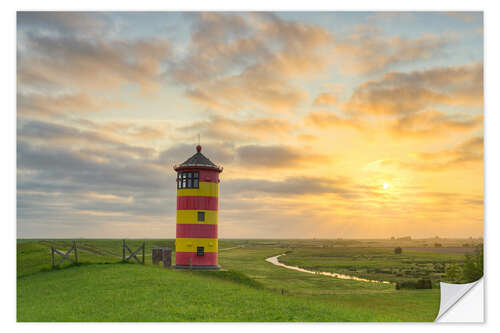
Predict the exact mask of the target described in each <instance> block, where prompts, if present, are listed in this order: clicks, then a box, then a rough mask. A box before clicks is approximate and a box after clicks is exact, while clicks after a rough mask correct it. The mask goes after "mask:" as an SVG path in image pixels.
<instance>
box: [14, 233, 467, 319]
mask: <svg viewBox="0 0 500 333" xmlns="http://www.w3.org/2000/svg"><path fill="white" fill-rule="evenodd" d="M77 242H78V248H79V252H78V253H79V261H80V262H81V264H80V265H78V266H74V265H70V264H63V265H62V267H61V268H60V269H51V259H50V246H51V245H54V246H55V247H56V248H57V249H60V250H67V249H69V248H70V247H71V244H72V241H71V240H19V241H18V245H17V276H18V280H17V299H18V302H17V315H18V321H433V320H434V318H435V317H436V315H437V312H438V310H439V295H440V293H439V289H435V288H434V289H427V290H396V289H395V287H394V284H380V283H370V282H360V281H354V280H342V279H337V278H332V277H328V276H322V275H316V274H307V273H302V272H297V271H293V270H289V269H286V268H283V267H278V266H275V265H272V264H271V263H268V262H266V261H265V259H266V258H268V257H271V256H275V255H278V254H282V253H285V252H288V253H287V255H285V256H283V257H280V261H281V262H283V263H286V264H290V265H295V266H301V267H305V268H310V269H313V270H321V271H330V272H338V273H342V272H345V273H348V274H349V275H356V276H360V277H369V278H373V279H380V278H382V277H384V279H389V280H390V281H396V280H397V279H398V278H402V277H400V276H397V274H399V272H404V271H405V270H406V271H408V272H412V273H416V272H417V271H418V269H420V270H426V269H428V270H429V271H428V272H427V273H429V274H431V275H432V274H435V275H433V278H438V277H439V273H437V272H431V271H432V270H431V269H430V268H431V267H432V268H433V269H434V267H435V266H436V265H435V264H436V263H437V264H442V263H446V262H460V260H462V259H463V257H464V256H463V254H459V253H453V252H454V251H448V252H446V251H444V252H443V251H442V250H440V251H441V252H439V251H432V249H430V248H429V251H424V250H421V249H422V248H423V246H422V244H421V243H415V244H414V246H415V250H411V248H409V247H404V248H403V254H402V255H399V256H397V255H395V254H394V252H391V251H392V248H389V247H388V246H392V244H387V243H381V242H378V243H377V242H376V241H375V242H374V241H365V242H361V243H357V242H355V243H349V244H345V243H346V241H342V242H341V244H342V246H339V244H332V242H331V241H321V240H286V241H285V240H276V241H273V240H220V243H219V249H220V250H219V263H220V265H221V266H222V267H223V268H224V270H221V271H177V270H174V269H163V268H160V267H156V266H153V265H152V264H151V249H152V248H154V247H172V246H173V240H146V257H145V259H146V265H144V266H143V265H139V264H136V263H120V261H121V251H122V250H121V240H78V241H77ZM459 243H460V242H458V243H457V245H458V244H459ZM127 244H128V245H129V247H130V248H131V249H132V250H134V249H136V248H138V247H139V246H140V245H141V244H142V240H127ZM450 244H451V245H455V243H450ZM450 244H449V245H450ZM457 245H455V248H458V246H459V245H458V246H457ZM384 246H385V247H384ZM406 246H407V245H406ZM444 248H446V247H444ZM449 248H450V249H451V248H452V247H449ZM419 249H420V250H419ZM450 252H451V253H450ZM455 252H456V251H455ZM422 265H423V266H422ZM438 266H439V265H438ZM374 269H378V270H379V272H376V271H374ZM380 270H382V271H384V272H385V273H384V272H380ZM389 271H390V273H389ZM436 274H437V275H436ZM406 277H407V276H405V278H406Z"/></svg>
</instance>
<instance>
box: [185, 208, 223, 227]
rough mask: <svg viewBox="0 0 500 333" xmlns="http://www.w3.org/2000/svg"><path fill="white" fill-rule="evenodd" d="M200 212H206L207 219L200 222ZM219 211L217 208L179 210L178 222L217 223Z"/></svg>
mask: <svg viewBox="0 0 500 333" xmlns="http://www.w3.org/2000/svg"><path fill="white" fill-rule="evenodd" d="M198 212H205V221H203V222H198ZM217 215H218V211H216V210H192V209H180V210H177V223H178V224H217Z"/></svg>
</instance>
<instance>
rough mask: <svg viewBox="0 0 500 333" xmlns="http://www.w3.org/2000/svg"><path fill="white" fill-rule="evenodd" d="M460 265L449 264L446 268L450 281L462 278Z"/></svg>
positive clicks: (448, 280) (447, 279)
mask: <svg viewBox="0 0 500 333" xmlns="http://www.w3.org/2000/svg"><path fill="white" fill-rule="evenodd" d="M460 273H461V272H460V267H458V265H456V264H448V265H446V269H445V280H446V282H449V283H454V282H458V280H459V278H460Z"/></svg>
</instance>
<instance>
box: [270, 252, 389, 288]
mask: <svg viewBox="0 0 500 333" xmlns="http://www.w3.org/2000/svg"><path fill="white" fill-rule="evenodd" d="M284 255H285V253H283V254H280V255H277V256H274V257H270V258H267V259H266V261H267V262H270V263H271V264H273V265H276V266H281V267H285V268H288V269H293V270H295V271H299V272H303V273H309V274H319V275H326V276H331V277H335V278H338V279H344V280H356V281H362V282H372V283H385V284H391V283H392V282H389V281H377V280H368V279H363V278H359V277H357V276H352V275H345V274H339V273H330V272H319V271H310V270H307V269H304V268H300V267H297V266H288V265H285V264H282V263H280V262H279V260H278V258H279V257H281V256H284Z"/></svg>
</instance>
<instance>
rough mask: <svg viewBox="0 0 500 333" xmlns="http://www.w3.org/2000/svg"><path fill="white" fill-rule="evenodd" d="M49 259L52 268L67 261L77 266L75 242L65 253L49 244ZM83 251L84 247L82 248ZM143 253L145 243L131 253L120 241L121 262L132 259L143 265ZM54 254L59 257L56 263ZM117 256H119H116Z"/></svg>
mask: <svg viewBox="0 0 500 333" xmlns="http://www.w3.org/2000/svg"><path fill="white" fill-rule="evenodd" d="M50 248H51V257H52V267H53V268H54V267H56V266H60V265H61V264H62V263H63V262H64V261H69V262H70V263H74V264H78V246H77V243H76V241H73V245H72V246H71V248H70V249H69V250H67V251H66V252H64V251H62V250H58V249H56V248H55V246H54V244H51V246H50ZM82 248H84V250H85V247H82ZM95 250H96V249H94V251H93V252H95ZM126 251H128V252H129V255H128V256H126ZM72 252H73V253H74V258H73V257H71V256H70V255H71V253H72ZM139 252H140V253H141V254H142V256H141V259H139V258H138V257H137V255H138V254H139ZM145 252H146V242H142V245H141V246H140V247H139V248H138V249H136V250H135V251H132V250H131V249H130V248H129V247H128V245H127V243H126V242H125V240H123V241H122V261H129V260H130V259H132V258H134V259H135V261H137V262H138V263H139V264H142V265H144V262H145V261H144V257H145ZM56 254H57V255H59V256H60V259H59V261H58V262H57V263H56ZM118 256H119V255H118Z"/></svg>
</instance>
